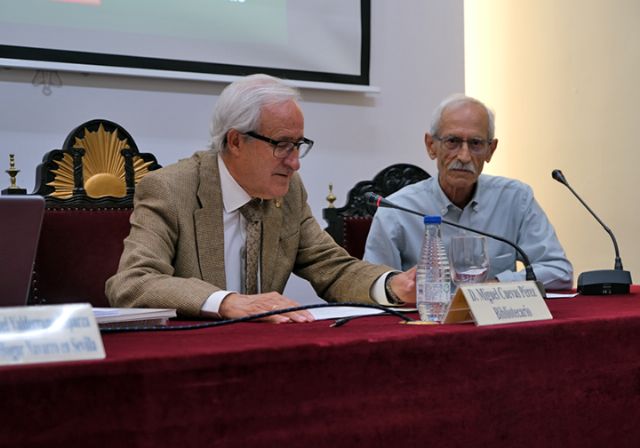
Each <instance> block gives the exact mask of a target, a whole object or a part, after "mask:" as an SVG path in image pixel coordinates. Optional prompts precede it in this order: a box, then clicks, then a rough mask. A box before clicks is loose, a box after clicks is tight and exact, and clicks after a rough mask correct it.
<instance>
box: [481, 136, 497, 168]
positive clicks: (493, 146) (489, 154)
mask: <svg viewBox="0 0 640 448" xmlns="http://www.w3.org/2000/svg"><path fill="white" fill-rule="evenodd" d="M497 147H498V139H497V138H494V139H493V140H491V144H490V145H489V152H487V156H486V157H485V159H484V160H485V162H487V163H489V162H491V157H493V153H494V152H495V150H496V148H497Z"/></svg>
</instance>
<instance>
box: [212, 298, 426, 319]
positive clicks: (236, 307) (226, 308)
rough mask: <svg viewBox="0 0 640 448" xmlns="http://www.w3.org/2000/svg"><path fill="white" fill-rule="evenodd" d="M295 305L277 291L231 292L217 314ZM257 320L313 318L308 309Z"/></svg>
mask: <svg viewBox="0 0 640 448" xmlns="http://www.w3.org/2000/svg"><path fill="white" fill-rule="evenodd" d="M414 295H415V294H414ZM414 301H415V299H414ZM296 306H300V304H299V303H297V302H296V301H294V300H291V299H288V298H287V297H285V296H283V295H281V294H278V293H277V292H268V293H265V294H253V295H244V294H238V293H232V294H229V295H228V296H227V297H225V298H224V300H223V301H222V303H221V304H220V310H219V314H220V316H221V317H222V318H223V319H236V318H239V317H245V316H249V315H251V314H260V313H266V312H269V311H275V310H279V309H284V308H292V307H296ZM259 320H260V321H262V322H271V323H274V324H282V323H288V322H313V320H314V319H313V315H312V314H311V313H310V312H309V311H307V310H302V311H295V312H292V313H286V314H274V315H273V316H268V317H264V318H262V319H259Z"/></svg>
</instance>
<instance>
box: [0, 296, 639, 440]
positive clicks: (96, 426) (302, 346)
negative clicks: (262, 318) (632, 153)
mask: <svg viewBox="0 0 640 448" xmlns="http://www.w3.org/2000/svg"><path fill="white" fill-rule="evenodd" d="M548 305H549V308H550V310H551V313H552V314H553V316H554V319H553V320H550V321H541V322H532V323H525V324H515V325H503V326H493V327H475V326H474V325H473V324H464V325H447V326H411V325H401V324H399V323H398V322H399V319H398V318H397V317H369V318H361V319H356V320H354V321H352V322H350V323H349V324H347V325H345V326H343V327H339V328H331V327H329V323H330V322H329V321H319V322H314V323H311V324H287V325H271V324H264V323H245V324H238V325H233V326H225V327H219V328H209V329H203V330H192V331H180V332H151V333H122V334H106V335H104V336H103V340H104V345H105V350H106V353H107V358H106V359H105V360H101V361H86V362H72V363H57V364H48V365H29V366H16V367H0V399H1V400H2V410H1V411H0V415H1V420H0V422H1V423H0V428H1V429H0V446H49V447H52V446H93V447H100V446H127V447H129V446H136V447H147V446H148V447H157V446H173V445H176V446H180V447H181V448H184V447H191V446H194V447H195V446H199V447H202V446H224V447H246V446H260V447H273V446H286V447H291V446H304V447H313V446H330V447H341V446H345V447H347V446H349V447H353V446H367V447H377V446H380V447H389V446H395V445H397V446H447V447H449V446H497V445H500V446H518V447H521V446H545V447H546V446H582V447H585V446H593V447H601V446H616V447H620V446H633V447H636V446H639V445H640V423H639V422H640V289H639V288H638V287H634V288H633V294H632V295H629V296H610V297H576V298H573V299H557V300H550V301H548Z"/></svg>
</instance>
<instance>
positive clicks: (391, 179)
mask: <svg viewBox="0 0 640 448" xmlns="http://www.w3.org/2000/svg"><path fill="white" fill-rule="evenodd" d="M429 177H431V176H430V175H429V173H427V172H426V171H425V170H423V169H422V168H420V167H417V166H415V165H411V164H408V163H398V164H395V165H391V166H388V167H387V168H385V169H383V170H382V171H380V172H379V173H378V174H376V175H375V177H374V178H373V179H372V180H363V181H360V182H358V183H357V184H356V185H355V186H354V187H353V188H352V189H351V190H349V195H348V200H347V204H346V205H345V206H344V207H340V208H335V207H333V203H332V202H333V200H335V196H333V193H332V192H331V193H330V196H329V197H328V199H329V198H331V199H330V204H329V207H327V208H325V209H323V210H322V216H323V218H324V219H325V221H327V223H328V227H327V228H326V229H325V230H326V231H327V232H328V233H329V234H330V235H331V236H332V237H333V239H334V240H335V241H336V242H337V243H338V244H340V245H341V246H342V247H344V248H345V249H346V250H347V252H349V254H351V255H352V256H354V257H356V258H362V256H363V255H364V248H365V244H366V241H367V235H368V234H369V228H370V227H371V221H372V220H373V215H374V214H375V212H376V209H375V207H371V206H369V205H367V202H366V200H365V198H364V195H365V193H367V192H373V193H377V194H379V195H381V196H383V197H386V196H387V195H390V194H391V193H395V192H396V191H398V190H399V189H401V188H402V187H405V186H407V185H409V184H413V183H415V182H418V181H421V180H424V179H428V178H429Z"/></svg>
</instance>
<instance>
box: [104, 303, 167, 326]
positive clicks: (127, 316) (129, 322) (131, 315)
mask: <svg viewBox="0 0 640 448" xmlns="http://www.w3.org/2000/svg"><path fill="white" fill-rule="evenodd" d="M93 315H94V316H95V317H96V322H97V323H98V326H99V327H100V328H107V327H109V328H113V327H122V326H138V327H140V326H151V325H166V324H167V320H169V319H171V318H172V317H176V310H175V309H173V308H96V307H94V308H93Z"/></svg>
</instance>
